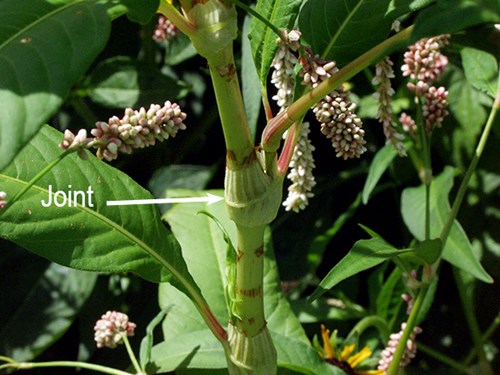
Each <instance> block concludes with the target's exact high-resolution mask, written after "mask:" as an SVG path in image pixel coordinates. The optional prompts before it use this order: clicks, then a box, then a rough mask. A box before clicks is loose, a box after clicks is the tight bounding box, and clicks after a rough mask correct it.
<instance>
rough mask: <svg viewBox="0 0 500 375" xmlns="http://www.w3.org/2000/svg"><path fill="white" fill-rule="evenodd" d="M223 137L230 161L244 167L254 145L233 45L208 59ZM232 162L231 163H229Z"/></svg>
mask: <svg viewBox="0 0 500 375" xmlns="http://www.w3.org/2000/svg"><path fill="white" fill-rule="evenodd" d="M208 65H209V68H210V75H211V77H212V83H213V86H214V90H215V96H216V100H217V107H218V109H219V115H220V119H221V123H222V129H223V131H224V138H225V141H226V147H227V149H228V153H231V154H232V157H231V160H234V161H236V163H238V164H243V163H244V160H245V159H246V158H248V157H249V156H250V155H251V154H252V153H253V148H254V145H253V142H252V137H251V135H250V128H249V126H248V121H247V118H246V114H245V107H244V104H243V98H242V96H241V90H240V84H239V81H238V75H237V74H236V70H235V65H234V58H233V48H232V45H231V46H228V47H226V48H225V49H224V50H222V51H221V52H220V53H219V54H218V55H217V56H214V57H211V58H210V59H209V60H208ZM228 162H231V161H228Z"/></svg>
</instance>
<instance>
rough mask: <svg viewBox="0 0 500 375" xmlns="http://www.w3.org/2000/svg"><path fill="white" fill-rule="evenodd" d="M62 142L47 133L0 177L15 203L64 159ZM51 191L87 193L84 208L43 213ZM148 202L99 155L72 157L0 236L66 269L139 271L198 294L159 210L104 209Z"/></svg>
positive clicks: (12, 214)
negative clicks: (118, 202)
mask: <svg viewBox="0 0 500 375" xmlns="http://www.w3.org/2000/svg"><path fill="white" fill-rule="evenodd" d="M61 140H62V134H61V133H59V132H58V131H56V130H54V129H52V128H50V127H48V126H46V127H44V128H43V129H42V131H40V132H39V133H38V134H37V136H36V137H35V138H34V139H33V140H32V141H31V142H30V143H29V145H28V146H26V147H25V148H24V149H23V151H22V152H21V153H20V154H19V155H18V156H17V157H16V158H15V159H14V161H13V163H12V164H11V165H10V166H9V167H8V168H7V169H6V170H5V171H4V172H3V173H2V174H0V186H2V189H3V190H4V191H6V192H7V194H8V196H9V197H13V196H14V195H15V194H16V192H17V191H19V190H20V189H21V188H22V187H23V186H25V185H26V184H27V182H28V181H29V180H31V179H32V178H33V177H34V176H35V175H36V174H37V173H38V172H39V171H40V170H41V169H42V168H44V167H45V166H46V165H47V164H48V162H49V161H52V160H55V159H56V158H57V157H58V156H59V155H60V154H61V152H62V150H61V149H60V148H59V147H57V144H58V142H60V141H61ZM49 186H52V191H53V193H54V192H56V191H61V192H64V194H66V193H67V192H68V191H83V192H85V193H86V194H85V201H82V199H81V198H79V199H77V200H71V202H72V203H71V206H70V205H69V204H67V205H65V206H62V207H57V206H55V205H54V204H52V205H51V206H50V207H44V206H42V201H44V202H45V203H48V202H49V190H48V189H49ZM89 189H90V190H91V191H92V192H93V194H90V193H89ZM89 196H90V198H89ZM60 197H61V195H60ZM150 198H152V196H151V194H150V193H149V192H147V191H146V190H144V189H143V188H141V187H140V186H139V185H138V184H136V183H135V182H134V181H133V180H132V179H131V178H130V177H128V176H127V175H125V174H124V173H122V172H120V171H118V170H117V169H115V168H113V167H111V166H109V165H107V164H105V163H104V162H102V161H99V160H98V159H97V158H95V157H94V156H92V155H89V160H87V161H83V160H81V159H79V158H78V156H77V155H76V154H73V155H69V156H67V157H66V158H65V159H63V161H61V162H60V163H59V164H58V165H56V166H55V167H54V168H53V169H51V170H50V172H49V173H47V174H46V175H45V176H44V177H43V178H42V179H40V180H39V181H38V182H37V183H36V184H35V185H34V186H33V187H32V188H31V189H29V190H28V192H27V193H26V194H25V195H24V196H23V197H22V198H21V199H20V200H18V201H17V202H15V203H14V204H13V205H12V206H10V207H9V208H8V209H7V210H3V211H2V212H1V213H0V236H1V237H2V238H5V239H7V240H10V241H13V242H15V243H17V244H19V245H20V246H22V247H24V248H26V249H28V250H30V251H32V252H34V253H36V254H38V255H41V256H43V257H45V258H48V259H50V260H52V261H54V262H57V263H60V264H62V265H65V266H68V267H72V268H77V269H82V270H91V271H99V272H133V273H136V274H138V275H139V276H141V277H143V278H145V279H147V280H150V281H154V282H166V281H169V282H172V283H173V284H174V285H175V286H176V287H178V288H180V289H181V290H183V291H184V292H186V293H190V294H193V293H197V287H196V285H195V284H194V281H193V279H192V278H191V276H190V275H189V272H188V270H187V268H186V265H185V263H184V261H183V259H182V255H181V253H180V247H179V244H178V243H177V241H176V240H175V238H174V236H173V235H172V233H171V232H169V231H168V230H167V229H166V228H165V227H164V226H163V224H162V222H161V220H160V217H159V214H158V211H157V209H156V208H155V207H153V206H145V205H140V206H107V205H106V201H107V200H123V199H150ZM54 201H55V198H54ZM58 202H59V204H61V202H62V200H61V199H59V200H58ZM53 203H54V202H53Z"/></svg>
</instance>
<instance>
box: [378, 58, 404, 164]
mask: <svg viewBox="0 0 500 375" xmlns="http://www.w3.org/2000/svg"><path fill="white" fill-rule="evenodd" d="M392 65H393V63H392V61H391V59H389V58H388V57H386V58H385V59H384V60H382V61H380V62H379V63H377V65H376V66H375V76H374V77H373V80H372V84H373V85H375V86H376V87H377V91H376V92H375V93H374V94H373V97H374V98H375V99H376V100H377V101H378V103H379V107H378V111H377V119H378V120H379V121H380V122H381V123H382V125H383V129H384V135H385V139H386V142H387V143H389V144H392V146H393V147H394V148H395V149H396V151H397V152H398V154H399V155H400V156H405V155H406V150H405V148H404V145H403V140H404V135H403V134H401V133H400V132H399V130H398V127H397V123H396V122H395V121H394V120H393V118H392V106H391V104H392V100H391V98H392V96H393V95H394V89H393V88H392V86H391V78H394V70H393V69H392Z"/></svg>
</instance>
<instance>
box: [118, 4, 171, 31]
mask: <svg viewBox="0 0 500 375" xmlns="http://www.w3.org/2000/svg"><path fill="white" fill-rule="evenodd" d="M161 1H163V0H161ZM119 2H120V3H121V4H123V6H125V8H126V11H127V17H128V18H129V19H130V20H131V21H133V22H138V23H141V24H143V25H145V24H146V23H148V22H149V21H150V20H151V18H152V17H153V16H154V15H155V14H156V11H157V10H158V7H159V2H160V0H140V1H137V0H119Z"/></svg>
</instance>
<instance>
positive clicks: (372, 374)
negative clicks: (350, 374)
mask: <svg viewBox="0 0 500 375" xmlns="http://www.w3.org/2000/svg"><path fill="white" fill-rule="evenodd" d="M356 375H385V371H384V370H362V371H361V370H357V371H356Z"/></svg>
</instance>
